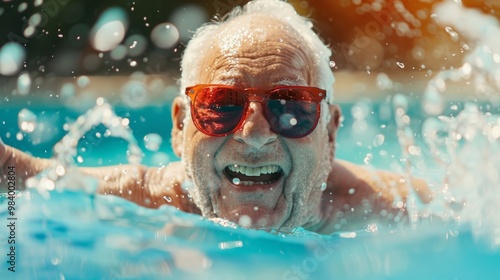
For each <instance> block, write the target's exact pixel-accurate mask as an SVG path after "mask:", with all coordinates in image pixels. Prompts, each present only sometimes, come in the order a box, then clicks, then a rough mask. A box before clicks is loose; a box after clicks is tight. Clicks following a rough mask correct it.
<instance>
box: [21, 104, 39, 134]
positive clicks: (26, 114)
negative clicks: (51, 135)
mask: <svg viewBox="0 0 500 280" xmlns="http://www.w3.org/2000/svg"><path fill="white" fill-rule="evenodd" d="M36 123H37V117H36V115H35V114H34V113H33V112H31V111H30V110H28V109H26V108H25V109H22V110H21V111H19V113H18V115H17V124H18V126H19V129H21V131H23V132H27V133H31V132H33V131H34V130H35V128H36Z"/></svg>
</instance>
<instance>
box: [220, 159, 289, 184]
mask: <svg viewBox="0 0 500 280" xmlns="http://www.w3.org/2000/svg"><path fill="white" fill-rule="evenodd" d="M224 173H225V175H226V176H227V178H228V179H229V181H230V182H232V183H233V184H234V185H237V186H253V185H267V184H272V183H274V182H276V181H278V180H279V179H280V178H281V177H282V176H283V170H282V169H281V167H279V166H277V165H266V166H259V167H250V166H243V165H236V164H233V165H229V166H227V167H226V168H225V169H224Z"/></svg>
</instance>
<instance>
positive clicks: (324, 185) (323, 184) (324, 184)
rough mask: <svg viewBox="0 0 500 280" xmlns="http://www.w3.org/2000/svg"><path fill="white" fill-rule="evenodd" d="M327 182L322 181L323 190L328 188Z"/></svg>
mask: <svg viewBox="0 0 500 280" xmlns="http://www.w3.org/2000/svg"><path fill="white" fill-rule="evenodd" d="M326 187H327V184H326V183H325V182H323V183H321V191H324V190H326Z"/></svg>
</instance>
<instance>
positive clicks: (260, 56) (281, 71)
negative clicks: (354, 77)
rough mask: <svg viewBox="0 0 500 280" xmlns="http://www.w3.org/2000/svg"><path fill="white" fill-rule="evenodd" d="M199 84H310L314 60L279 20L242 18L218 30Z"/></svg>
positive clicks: (299, 39)
mask: <svg viewBox="0 0 500 280" xmlns="http://www.w3.org/2000/svg"><path fill="white" fill-rule="evenodd" d="M208 46H209V47H208V48H207V52H206V55H205V56H204V59H203V62H202V63H201V67H200V71H201V73H200V75H199V78H200V81H199V82H200V83H225V84H238V85H242V86H266V85H269V84H279V83H281V81H287V82H288V83H292V84H311V82H312V79H313V77H312V76H313V74H314V73H313V70H312V69H313V67H312V66H313V59H312V56H311V54H310V51H309V48H308V47H307V44H306V43H305V42H304V41H303V40H302V36H300V34H298V33H297V31H296V30H295V29H294V28H293V27H291V26H290V24H288V23H285V22H283V21H281V20H277V19H274V18H271V17H267V16H243V17H241V18H237V19H234V20H232V21H230V22H229V23H227V24H225V25H223V26H221V27H220V30H218V33H217V34H216V35H215V36H214V38H213V39H212V40H211V42H210V43H209V44H208Z"/></svg>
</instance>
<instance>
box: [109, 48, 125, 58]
mask: <svg viewBox="0 0 500 280" xmlns="http://www.w3.org/2000/svg"><path fill="white" fill-rule="evenodd" d="M126 55H127V47H125V46H124V45H119V46H117V47H116V48H114V49H113V50H112V51H111V58H112V59H114V60H120V59H123V58H124V57H125V56H126Z"/></svg>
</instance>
